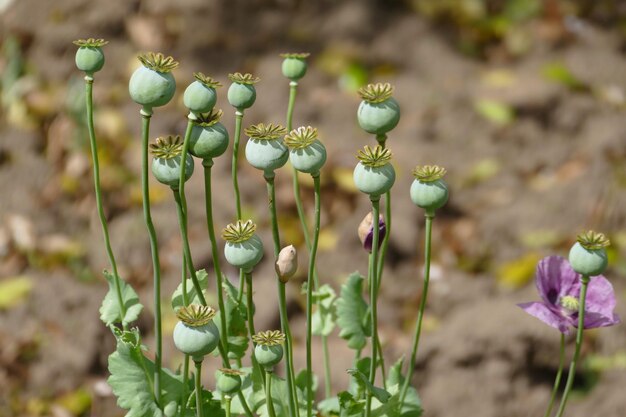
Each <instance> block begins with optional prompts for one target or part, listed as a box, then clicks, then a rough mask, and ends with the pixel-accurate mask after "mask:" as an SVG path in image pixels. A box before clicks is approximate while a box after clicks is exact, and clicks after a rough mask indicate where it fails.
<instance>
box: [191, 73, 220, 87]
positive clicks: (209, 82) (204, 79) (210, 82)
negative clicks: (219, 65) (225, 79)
mask: <svg viewBox="0 0 626 417" xmlns="http://www.w3.org/2000/svg"><path fill="white" fill-rule="evenodd" d="M193 78H195V79H196V80H198V81H199V82H201V83H202V84H204V85H205V86H207V87H209V88H217V87H221V86H222V84H221V83H220V82H219V81H217V80H214V79H213V78H211V77H209V76H208V75H204V74H203V73H201V72H194V73H193Z"/></svg>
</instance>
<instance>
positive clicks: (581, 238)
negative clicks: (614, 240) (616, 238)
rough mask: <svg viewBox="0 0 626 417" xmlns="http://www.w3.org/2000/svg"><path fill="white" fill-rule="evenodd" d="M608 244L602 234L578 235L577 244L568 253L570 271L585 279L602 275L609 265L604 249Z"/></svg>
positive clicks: (591, 232) (592, 232)
mask: <svg viewBox="0 0 626 417" xmlns="http://www.w3.org/2000/svg"><path fill="white" fill-rule="evenodd" d="M610 243H611V242H610V241H609V240H608V239H607V238H606V236H604V234H602V233H596V232H594V231H589V232H586V233H583V234H580V235H578V238H577V242H576V243H575V244H574V246H572V248H571V249H570V251H569V263H570V264H571V265H572V269H574V271H576V272H578V273H579V274H581V275H585V276H587V277H593V276H596V275H602V273H604V271H605V270H606V268H607V266H608V264H609V261H608V258H607V255H606V247H607V246H609V245H610Z"/></svg>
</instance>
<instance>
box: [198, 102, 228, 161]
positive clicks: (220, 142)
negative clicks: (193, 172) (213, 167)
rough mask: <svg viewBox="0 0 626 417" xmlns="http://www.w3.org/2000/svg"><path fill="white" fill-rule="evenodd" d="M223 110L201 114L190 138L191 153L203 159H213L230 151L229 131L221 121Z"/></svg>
mask: <svg viewBox="0 0 626 417" xmlns="http://www.w3.org/2000/svg"><path fill="white" fill-rule="evenodd" d="M220 117H222V111H221V110H212V111H211V112H210V113H208V114H201V115H200V116H199V117H198V118H197V119H196V120H195V121H194V122H193V127H192V128H191V136H190V137H189V152H190V153H191V154H192V155H193V156H195V157H197V158H202V159H213V158H217V157H218V156H220V155H222V154H223V153H224V152H226V149H228V130H226V128H225V127H224V125H222V124H221V123H220V122H219V120H220Z"/></svg>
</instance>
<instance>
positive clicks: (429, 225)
mask: <svg viewBox="0 0 626 417" xmlns="http://www.w3.org/2000/svg"><path fill="white" fill-rule="evenodd" d="M434 217H435V215H434V213H426V226H425V229H426V231H425V237H424V286H423V289H422V299H421V300H420V305H419V310H418V313H417V321H416V323H415V334H414V335H413V348H412V350H411V356H410V357H409V368H408V369H407V375H406V379H405V380H404V384H403V385H402V391H400V407H402V405H404V400H405V398H406V394H407V391H408V389H409V384H410V383H411V376H412V375H413V369H414V368H415V360H416V357H417V349H418V347H419V343H420V335H421V333H422V319H423V318H424V309H425V308H426V299H427V298H428V284H429V282H430V249H431V241H432V230H433V218H434Z"/></svg>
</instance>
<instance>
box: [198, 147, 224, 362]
mask: <svg viewBox="0 0 626 417" xmlns="http://www.w3.org/2000/svg"><path fill="white" fill-rule="evenodd" d="M202 166H203V167H204V202H205V203H204V207H205V209H206V225H207V229H208V231H209V239H210V240H211V254H212V256H213V270H214V271H215V280H216V285H217V288H216V290H217V304H218V305H219V308H220V311H221V312H222V314H220V330H221V337H220V342H221V343H222V344H223V346H224V350H225V351H226V353H227V354H228V327H227V326H226V306H225V304H224V287H223V282H222V271H221V268H220V258H219V254H218V252H217V239H216V238H215V227H214V226H213V201H212V199H213V194H212V191H211V167H212V166H213V160H212V159H205V160H203V161H202Z"/></svg>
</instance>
